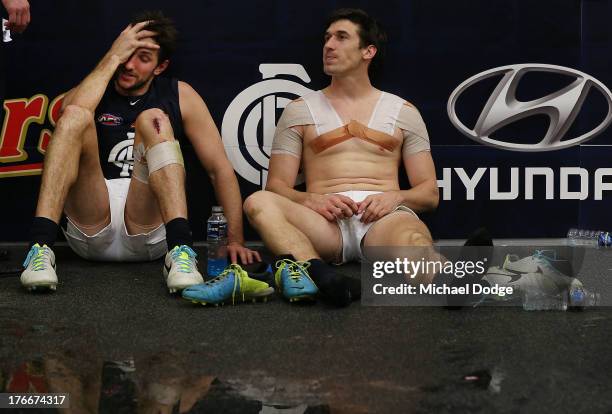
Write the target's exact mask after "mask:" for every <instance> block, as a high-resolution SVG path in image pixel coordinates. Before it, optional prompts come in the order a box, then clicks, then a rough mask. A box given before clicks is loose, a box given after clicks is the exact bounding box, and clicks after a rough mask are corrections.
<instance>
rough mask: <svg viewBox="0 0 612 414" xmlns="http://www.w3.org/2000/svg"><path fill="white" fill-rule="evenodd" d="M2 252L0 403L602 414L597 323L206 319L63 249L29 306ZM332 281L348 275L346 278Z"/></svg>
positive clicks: (603, 312)
mask: <svg viewBox="0 0 612 414" xmlns="http://www.w3.org/2000/svg"><path fill="white" fill-rule="evenodd" d="M10 253H11V254H10V257H8V258H7V260H3V261H0V388H1V389H2V391H3V392H25V391H28V392H67V393H69V394H70V404H71V408H70V410H69V411H62V412H74V413H96V412H97V413H187V412H189V413H205V412H206V413H210V412H219V413H277V412H280V413H410V412H416V413H440V412H442V413H444V412H448V413H457V412H459V413H461V412H483V413H486V412H501V413H506V412H508V413H510V412H512V413H514V412H521V413H523V412H534V413H535V412H537V413H542V412H555V413H558V412H585V413H591V412H604V413H606V412H608V413H609V412H612V375H611V374H610V373H611V372H612V352H610V349H611V348H610V341H611V339H612V331H611V329H610V326H611V324H610V322H611V320H612V312H611V311H610V309H609V308H603V309H589V310H587V311H584V312H525V311H522V310H521V309H520V308H502V309H499V308H475V309H464V310H460V311H449V310H446V309H442V308H407V307H365V306H361V305H360V304H359V303H354V304H353V305H352V306H350V307H348V308H345V309H335V308H331V307H328V306H326V305H324V304H321V303H316V304H313V305H294V304H291V305H290V304H289V303H287V302H285V301H283V300H281V299H280V298H276V299H274V300H272V301H271V302H269V303H265V304H264V303H257V304H241V305H238V306H233V307H232V306H229V307H228V306H225V307H223V308H221V307H219V308H214V307H213V308H208V307H202V306H197V305H193V304H191V303H190V302H187V301H185V300H182V299H180V298H179V297H176V296H171V295H169V294H168V293H167V291H166V290H165V288H164V285H163V283H162V276H161V262H155V263H144V264H142V263H135V264H112V263H94V262H86V261H83V260H81V259H79V258H77V257H76V256H75V255H73V254H72V253H71V252H69V250H68V249H67V248H64V247H59V248H58V249H56V254H57V262H58V274H59V277H60V283H61V284H60V286H59V287H58V290H57V292H55V293H51V294H31V293H28V292H26V291H25V290H23V289H22V288H21V287H20V284H19V280H18V277H17V276H16V274H12V275H11V274H10V271H11V270H12V269H16V268H18V266H19V264H20V261H21V260H22V258H23V255H24V248H23V247H11V248H10ZM341 271H343V272H345V273H347V274H349V275H352V276H354V277H358V276H359V266H358V265H348V266H344V267H342V268H341ZM24 412H26V411H24ZM28 412H31V411H28ZM49 412H58V411H49Z"/></svg>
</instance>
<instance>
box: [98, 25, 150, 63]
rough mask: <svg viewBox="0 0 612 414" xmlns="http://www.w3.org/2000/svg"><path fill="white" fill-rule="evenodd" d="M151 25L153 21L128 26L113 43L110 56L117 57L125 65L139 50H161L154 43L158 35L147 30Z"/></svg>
mask: <svg viewBox="0 0 612 414" xmlns="http://www.w3.org/2000/svg"><path fill="white" fill-rule="evenodd" d="M149 23H151V21H144V22H139V23H136V24H134V25H131V24H130V25H128V26H127V27H126V28H125V29H124V30H123V31H122V32H121V34H120V35H119V37H117V39H115V41H114V42H113V45H112V46H111V49H110V51H109V55H110V56H112V55H115V56H117V57H118V58H119V61H120V62H121V63H125V62H126V61H127V60H128V59H129V58H130V56H132V54H133V53H134V52H135V51H136V49H138V48H141V47H142V48H145V49H151V50H157V49H159V45H158V44H157V43H155V42H154V41H153V37H154V36H156V35H157V33H156V32H153V31H151V30H147V29H146V26H147V25H148V24H149Z"/></svg>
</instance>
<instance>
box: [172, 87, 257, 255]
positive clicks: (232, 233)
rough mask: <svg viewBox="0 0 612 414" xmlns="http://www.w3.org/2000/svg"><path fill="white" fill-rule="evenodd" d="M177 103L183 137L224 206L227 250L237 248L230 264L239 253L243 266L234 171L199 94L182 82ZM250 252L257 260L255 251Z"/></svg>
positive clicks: (238, 196)
mask: <svg viewBox="0 0 612 414" xmlns="http://www.w3.org/2000/svg"><path fill="white" fill-rule="evenodd" d="M179 100H180V107H181V115H182V118H183V129H184V130H185V135H186V136H187V138H188V139H189V141H190V142H191V144H192V145H193V148H194V150H195V152H196V154H197V156H198V159H199V160H200V163H201V164H202V166H203V167H204V169H205V170H206V173H207V174H208V176H209V177H210V181H211V183H212V185H213V187H214V189H215V195H216V196H217V200H219V203H221V205H222V206H223V211H224V214H225V216H226V218H227V227H228V244H229V245H230V247H231V246H232V245H237V246H239V247H240V248H237V249H235V250H230V256H232V261H233V262H235V261H236V254H238V255H240V258H241V259H242V262H243V263H250V262H251V261H252V260H251V253H249V252H250V251H249V250H248V249H245V248H244V247H242V246H243V245H244V234H243V223H242V197H241V195H240V187H239V186H238V180H237V179H236V174H235V173H234V168H233V167H232V164H231V163H230V162H229V160H228V159H227V156H226V155H225V148H224V147H223V143H222V142H221V136H220V135H219V130H218V129H217V126H216V125H215V122H214V121H213V119H212V117H211V116H210V112H209V111H208V108H207V107H206V104H205V103H204V101H203V100H202V98H201V97H200V95H199V94H198V93H197V92H196V91H195V90H194V89H193V88H192V87H191V86H190V85H189V84H187V83H185V82H179ZM252 253H253V254H254V256H255V257H257V258H259V255H258V254H257V253H256V252H252Z"/></svg>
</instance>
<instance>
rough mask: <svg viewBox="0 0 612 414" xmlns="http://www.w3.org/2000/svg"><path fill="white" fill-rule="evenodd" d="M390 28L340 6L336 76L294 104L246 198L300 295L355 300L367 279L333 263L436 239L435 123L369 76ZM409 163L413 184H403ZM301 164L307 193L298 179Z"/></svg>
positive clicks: (286, 279) (292, 291)
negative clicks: (262, 175) (260, 185)
mask: <svg viewBox="0 0 612 414" xmlns="http://www.w3.org/2000/svg"><path fill="white" fill-rule="evenodd" d="M385 37H386V36H385V34H384V33H383V32H382V30H381V29H380V28H379V26H378V24H377V23H376V21H375V20H373V19H372V18H371V17H370V16H368V15H367V14H366V13H365V12H363V11H362V10H356V9H343V10H338V11H336V12H335V13H334V14H332V16H331V17H330V19H329V20H328V24H327V29H326V31H325V38H324V39H325V44H324V47H323V67H324V70H325V73H326V74H328V75H330V76H331V84H330V85H329V86H328V87H327V88H325V89H323V90H321V91H316V92H312V93H310V94H307V95H305V96H303V97H302V98H300V99H297V100H295V101H293V102H291V103H290V104H289V105H288V106H287V107H286V108H285V110H284V112H283V115H282V117H281V119H280V120H279V122H278V126H277V129H276V135H275V137H274V143H273V147H272V157H271V158H270V167H269V174H268V181H267V186H266V191H260V192H257V193H254V194H252V195H251V196H249V197H248V198H247V200H246V201H245V203H244V211H245V213H246V214H247V217H248V219H249V221H250V222H251V224H252V225H253V226H254V227H255V228H256V229H257V231H258V232H259V234H260V235H261V236H262V238H263V240H264V243H265V245H266V247H267V248H268V249H270V250H271V251H272V252H273V253H274V254H276V255H279V256H281V257H280V260H279V261H277V266H278V268H277V271H276V274H275V282H276V286H277V288H278V289H279V290H280V291H281V292H282V294H283V295H284V296H285V297H286V298H288V299H289V300H290V301H294V300H301V299H310V298H313V297H315V295H316V294H317V293H318V292H319V291H320V292H321V293H322V295H323V297H324V298H325V299H327V300H329V301H330V302H332V303H333V304H336V305H338V306H345V305H348V304H349V303H350V302H351V300H352V299H356V298H357V297H358V296H359V295H360V282H359V281H358V280H355V279H351V278H347V277H344V276H341V275H339V274H338V273H336V271H335V270H334V269H333V268H332V267H331V266H329V265H328V264H327V263H326V262H331V263H335V264H338V263H344V262H347V261H351V260H359V259H361V258H362V248H363V247H365V246H431V245H432V238H431V235H430V233H429V230H428V229H427V227H426V226H425V224H424V223H423V222H422V221H421V220H420V219H419V218H418V216H417V215H416V213H415V212H421V211H426V210H430V209H433V208H435V207H436V206H437V204H438V186H437V181H436V176H435V170H434V164H433V161H432V158H431V154H430V151H429V149H430V148H429V138H428V136H427V131H426V129H425V125H424V124H423V121H422V119H421V116H420V115H419V112H418V111H417V110H416V108H415V107H414V106H412V105H411V104H410V103H408V102H406V101H405V100H403V99H401V98H399V97H397V96H395V95H392V94H390V93H387V92H383V91H380V90H378V89H376V88H374V87H373V86H372V84H371V83H370V78H369V75H368V70H369V69H370V67H371V65H372V64H373V63H374V62H376V60H377V59H379V54H380V53H381V52H382V50H381V49H382V48H383V46H384V42H385V40H386V39H385ZM400 164H403V165H404V167H405V169H406V172H407V173H408V178H409V180H410V184H411V186H412V188H411V189H410V190H401V189H400V187H399V182H398V168H399V166H400ZM300 165H301V166H302V169H303V171H304V174H305V177H306V192H300V191H296V190H294V188H293V187H294V183H295V180H296V177H297V175H298V170H299V168H300ZM201 296H202V298H204V297H205V296H206V294H204V293H201Z"/></svg>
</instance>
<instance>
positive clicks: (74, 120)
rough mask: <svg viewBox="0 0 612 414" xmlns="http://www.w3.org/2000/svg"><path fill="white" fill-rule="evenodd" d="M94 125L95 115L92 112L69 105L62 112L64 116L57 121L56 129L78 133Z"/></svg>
mask: <svg viewBox="0 0 612 414" xmlns="http://www.w3.org/2000/svg"><path fill="white" fill-rule="evenodd" d="M92 123H93V114H92V113H91V111H90V110H88V109H85V108H83V107H82V106H78V105H68V106H66V107H65V108H64V110H63V111H62V116H61V117H60V119H59V120H58V121H57V126H56V129H58V130H69V131H71V132H77V131H79V130H84V129H85V128H86V127H87V126H88V125H90V124H92Z"/></svg>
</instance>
